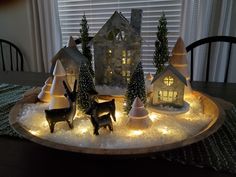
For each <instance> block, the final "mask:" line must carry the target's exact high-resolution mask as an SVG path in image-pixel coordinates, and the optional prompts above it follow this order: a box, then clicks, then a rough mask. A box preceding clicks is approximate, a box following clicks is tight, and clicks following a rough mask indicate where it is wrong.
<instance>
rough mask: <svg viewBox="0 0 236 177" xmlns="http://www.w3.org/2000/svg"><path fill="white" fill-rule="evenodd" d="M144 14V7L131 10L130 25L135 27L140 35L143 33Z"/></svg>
mask: <svg viewBox="0 0 236 177" xmlns="http://www.w3.org/2000/svg"><path fill="white" fill-rule="evenodd" d="M142 14H143V11H142V9H132V10H131V20H130V25H131V26H132V27H133V28H134V29H135V31H136V32H137V34H138V35H140V33H141V25H142Z"/></svg>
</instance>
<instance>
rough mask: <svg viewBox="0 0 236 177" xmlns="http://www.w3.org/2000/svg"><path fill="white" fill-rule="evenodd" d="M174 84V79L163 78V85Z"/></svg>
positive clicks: (169, 77)
mask: <svg viewBox="0 0 236 177" xmlns="http://www.w3.org/2000/svg"><path fill="white" fill-rule="evenodd" d="M173 83H174V78H173V77H171V76H167V77H165V78H164V84H166V85H167V86H171V85H172V84H173Z"/></svg>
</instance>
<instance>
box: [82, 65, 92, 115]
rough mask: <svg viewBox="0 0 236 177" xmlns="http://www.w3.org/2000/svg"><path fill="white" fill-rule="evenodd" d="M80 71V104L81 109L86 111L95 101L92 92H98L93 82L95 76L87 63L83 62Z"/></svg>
mask: <svg viewBox="0 0 236 177" xmlns="http://www.w3.org/2000/svg"><path fill="white" fill-rule="evenodd" d="M79 73H80V74H79V84H78V92H79V93H78V106H79V109H80V110H82V111H83V112H86V110H87V109H88V108H89V107H90V105H91V103H92V101H93V98H92V97H91V94H96V90H95V86H94V83H93V78H92V76H91V74H90V72H89V69H88V67H87V65H86V64H82V65H81V66H80V72H79Z"/></svg>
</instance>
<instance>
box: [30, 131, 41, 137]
mask: <svg viewBox="0 0 236 177" xmlns="http://www.w3.org/2000/svg"><path fill="white" fill-rule="evenodd" d="M29 132H30V133H31V134H32V135H35V136H39V135H40V131H38V130H37V131H36V130H29Z"/></svg>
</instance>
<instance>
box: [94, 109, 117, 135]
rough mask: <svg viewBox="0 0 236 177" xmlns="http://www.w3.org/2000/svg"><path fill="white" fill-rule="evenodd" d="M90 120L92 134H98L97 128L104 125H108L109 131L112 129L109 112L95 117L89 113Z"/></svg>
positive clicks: (105, 126)
mask: <svg viewBox="0 0 236 177" xmlns="http://www.w3.org/2000/svg"><path fill="white" fill-rule="evenodd" d="M91 122H92V124H93V127H94V131H93V134H95V135H99V133H98V130H99V129H100V128H101V127H104V128H107V127H108V128H109V130H110V131H113V125H112V120H111V117H110V113H108V114H105V115H103V116H101V117H95V116H93V115H91Z"/></svg>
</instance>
